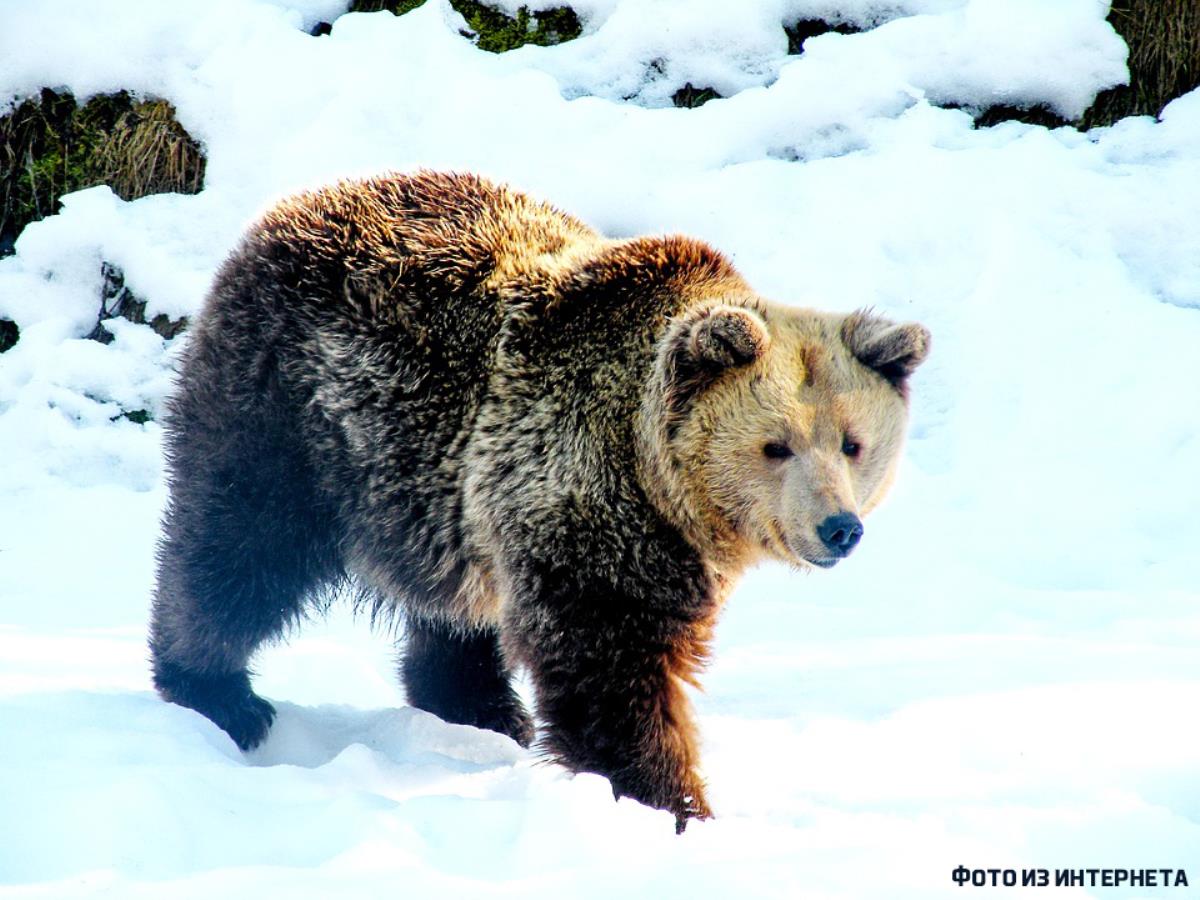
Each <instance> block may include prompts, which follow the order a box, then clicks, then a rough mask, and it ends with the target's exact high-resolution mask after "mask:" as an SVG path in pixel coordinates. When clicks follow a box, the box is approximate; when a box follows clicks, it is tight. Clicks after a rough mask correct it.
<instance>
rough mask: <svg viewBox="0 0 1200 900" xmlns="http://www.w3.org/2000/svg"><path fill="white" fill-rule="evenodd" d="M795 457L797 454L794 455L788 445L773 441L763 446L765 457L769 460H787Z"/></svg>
mask: <svg viewBox="0 0 1200 900" xmlns="http://www.w3.org/2000/svg"><path fill="white" fill-rule="evenodd" d="M794 455H795V454H793V453H792V448H791V447H789V446H788V445H787V444H780V443H776V442H775V441H772V442H771V443H769V444H764V445H763V456H765V457H766V458H767V459H787V458H788V457H790V456H794Z"/></svg>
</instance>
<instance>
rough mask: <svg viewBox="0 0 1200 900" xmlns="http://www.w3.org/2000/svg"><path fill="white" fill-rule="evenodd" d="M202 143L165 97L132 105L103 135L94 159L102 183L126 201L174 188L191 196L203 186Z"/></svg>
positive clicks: (174, 190) (95, 168)
mask: <svg viewBox="0 0 1200 900" xmlns="http://www.w3.org/2000/svg"><path fill="white" fill-rule="evenodd" d="M204 162H205V161H204V156H203V155H202V154H201V152H200V146H199V145H198V144H197V143H196V142H195V141H194V140H193V139H192V137H191V135H189V134H188V133H187V132H186V131H184V130H183V126H182V125H180V124H179V121H178V120H177V119H176V118H175V107H173V106H172V105H171V104H170V103H167V102H166V101H165V100H147V101H144V102H141V103H137V104H135V105H134V107H133V109H131V110H130V111H129V112H127V113H125V114H124V115H123V116H121V118H119V119H118V120H117V122H116V125H115V126H114V127H113V129H112V131H111V132H109V133H108V134H106V135H104V136H103V138H102V139H101V140H100V142H99V145H98V146H97V148H96V155H95V157H94V158H93V160H92V166H93V171H94V173H95V175H96V177H97V179H98V181H100V182H101V183H104V184H108V185H109V186H111V187H112V189H113V191H114V192H115V193H116V194H117V195H118V196H120V197H123V198H124V199H126V200H133V199H136V198H137V197H145V196H146V195H147V194H161V193H164V192H168V191H172V192H175V193H182V194H194V193H196V192H198V191H199V190H200V188H201V186H202V185H203V184H204Z"/></svg>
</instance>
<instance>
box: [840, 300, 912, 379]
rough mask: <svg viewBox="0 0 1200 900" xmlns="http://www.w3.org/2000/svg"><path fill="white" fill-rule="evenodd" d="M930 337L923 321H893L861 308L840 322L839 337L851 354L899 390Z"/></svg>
mask: <svg viewBox="0 0 1200 900" xmlns="http://www.w3.org/2000/svg"><path fill="white" fill-rule="evenodd" d="M931 340H932V338H931V337H930V334H929V330H928V329H927V328H926V327H925V326H924V325H918V324H917V323H916V322H906V323H904V324H900V325H897V324H896V323H895V322H891V321H888V320H887V319H881V318H879V317H878V316H874V315H871V314H870V313H868V312H865V311H861V310H860V311H859V312H856V313H851V314H850V315H849V316H847V317H846V321H845V322H843V323H842V341H843V343H845V345H846V346H847V347H848V348H849V350H850V352H851V353H853V354H854V357H855V358H856V359H857V360H858V361H859V362H861V363H862V364H863V365H864V366H867V367H868V368H871V369H874V370H875V371H876V372H878V373H879V374H880V375H882V376H883V377H884V378H886V379H887V380H888V382H889V383H891V384H892V385H893V386H894V387H895V388H897V389H899V390H901V391H902V390H903V388H904V382H905V380H906V379H907V378H908V376H909V375H910V374H912V372H913V370H914V369H916V368H917V366H919V365H920V364H921V363H923V362H924V361H925V357H926V356H928V355H929V344H930V342H931Z"/></svg>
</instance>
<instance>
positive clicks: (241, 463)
mask: <svg viewBox="0 0 1200 900" xmlns="http://www.w3.org/2000/svg"><path fill="white" fill-rule="evenodd" d="M253 424H254V426H255V430H253V431H249V432H245V433H241V434H235V435H232V436H231V437H232V439H226V440H215V439H213V440H209V439H207V438H208V437H209V435H208V434H207V433H206V432H204V431H202V430H200V429H199V428H196V427H193V426H192V425H191V423H190V420H187V421H184V422H182V423H180V424H179V425H177V426H176V428H177V429H178V434H179V437H178V438H177V446H182V447H185V448H186V449H187V451H188V452H186V453H184V452H181V451H179V450H177V451H176V452H175V454H174V455H175V457H176V464H175V472H174V478H173V483H172V486H171V504H170V507H169V508H168V511H167V516H166V520H165V522H164V533H163V540H162V543H161V545H160V548H159V567H158V584H157V588H156V591H155V596H154V604H153V610H152V613H151V624H150V650H151V655H152V659H153V667H154V685H155V687H156V688H157V689H158V692H159V693H160V694H161V695H162V696H163V698H164V699H166V700H169V701H171V702H173V703H177V704H179V705H181V706H186V707H189V708H191V709H194V710H196V711H197V712H200V713H202V714H203V715H205V716H207V717H208V718H209V719H211V720H212V721H213V722H215V723H216V724H217V725H219V726H220V727H221V728H223V729H224V730H225V731H226V732H227V733H228V734H229V736H230V737H232V738H233V739H234V741H235V742H236V743H237V745H238V746H239V747H240V748H241V749H243V750H248V749H250V748H252V747H254V746H256V745H257V744H259V743H260V742H261V741H262V740H263V738H265V737H266V734H267V730H268V729H269V728H270V726H271V722H272V720H273V719H274V716H275V710H274V709H273V708H272V706H271V704H270V703H268V702H267V701H266V700H264V699H262V698H261V697H259V696H258V695H257V694H255V693H254V691H253V689H252V688H251V686H250V674H249V671H248V669H247V665H248V663H249V661H250V658H251V656H252V655H253V654H254V652H255V650H256V649H257V648H258V647H259V645H260V644H262V643H263V642H264V641H267V640H271V639H273V638H276V637H279V636H280V635H281V634H282V633H283V631H284V629H285V628H286V627H287V626H288V625H289V624H291V623H292V622H294V621H295V620H296V619H298V618H299V617H300V615H301V612H302V609H303V605H304V603H305V600H306V598H307V595H308V594H309V593H310V592H311V591H312V590H313V589H315V588H317V587H319V586H320V585H322V584H325V583H329V582H330V581H333V580H336V579H337V578H339V577H340V576H341V574H342V568H341V563H340V557H339V555H338V552H337V547H336V542H335V541H334V539H333V531H332V528H333V526H332V520H333V512H332V510H331V509H330V508H328V504H323V503H322V502H321V498H320V496H319V495H318V492H317V488H316V487H315V485H314V481H313V479H312V476H311V472H310V470H309V467H308V466H307V464H306V462H305V460H304V458H303V456H302V454H301V452H300V451H299V450H298V449H297V448H296V447H295V445H294V444H292V445H289V444H288V443H286V442H285V441H283V440H280V439H278V437H277V435H276V434H275V433H274V432H273V431H272V429H271V428H270V427H269V425H270V422H269V419H266V417H259V418H257V419H255V420H254V423H253ZM239 437H240V440H238V438H239Z"/></svg>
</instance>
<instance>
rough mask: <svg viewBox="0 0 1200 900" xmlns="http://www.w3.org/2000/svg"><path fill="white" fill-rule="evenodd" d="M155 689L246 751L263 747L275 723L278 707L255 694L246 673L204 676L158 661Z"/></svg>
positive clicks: (155, 668)
mask: <svg viewBox="0 0 1200 900" xmlns="http://www.w3.org/2000/svg"><path fill="white" fill-rule="evenodd" d="M154 687H155V688H157V690H158V692H159V693H160V694H161V695H162V696H163V699H165V700H169V701H171V702H172V703H178V704H179V705H180V706H186V707H188V708H189V709H194V710H196V712H198V713H201V714H202V715H204V716H207V717H208V718H209V719H211V720H212V721H213V722H215V723H216V724H217V725H218V726H220V727H221V728H222V729H224V730H225V731H226V732H227V733H228V734H229V736H230V737H231V738H233V741H234V743H235V744H237V745H238V747H239V748H241V749H242V750H251V749H253V748H254V747H257V746H258V745H259V744H261V743H262V741H263V738H265V737H266V736H267V730H268V729H269V728H270V727H271V723H272V722H273V721H274V720H275V707H273V706H272V705H271V704H270V703H268V702H267V701H266V700H264V699H263V698H262V697H260V696H258V694H256V693H254V689H253V688H251V687H250V676H249V673H248V672H246V670H244V669H243V670H242V671H240V672H234V673H232V674H229V675H202V674H199V673H197V672H189V671H188V670H186V669H183V668H181V667H179V666H176V665H173V664H171V663H167V662H162V661H156V662H155V664H154Z"/></svg>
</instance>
